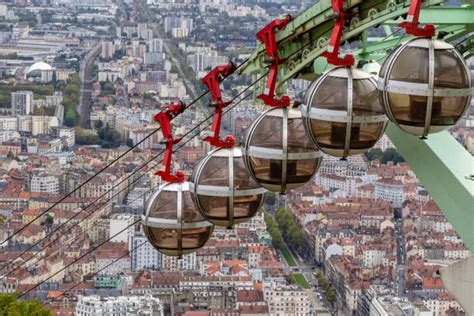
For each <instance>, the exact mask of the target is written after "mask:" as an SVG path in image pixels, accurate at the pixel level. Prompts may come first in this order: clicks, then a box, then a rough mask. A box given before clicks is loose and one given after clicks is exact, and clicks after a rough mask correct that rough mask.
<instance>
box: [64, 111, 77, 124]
mask: <svg viewBox="0 0 474 316" xmlns="http://www.w3.org/2000/svg"><path fill="white" fill-rule="evenodd" d="M78 123H79V114H77V111H76V109H75V108H74V107H68V109H67V111H66V114H65V115H64V125H66V126H68V127H74V126H76V125H77V124H78Z"/></svg>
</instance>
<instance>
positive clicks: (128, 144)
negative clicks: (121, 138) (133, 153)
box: [125, 138, 133, 147]
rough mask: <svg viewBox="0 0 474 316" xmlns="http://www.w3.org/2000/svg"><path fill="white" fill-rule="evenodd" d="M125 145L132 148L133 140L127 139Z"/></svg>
mask: <svg viewBox="0 0 474 316" xmlns="http://www.w3.org/2000/svg"><path fill="white" fill-rule="evenodd" d="M125 145H127V146H128V147H133V139H131V138H128V139H127V141H126V142H125Z"/></svg>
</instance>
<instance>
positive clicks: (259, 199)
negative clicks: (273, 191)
mask: <svg viewBox="0 0 474 316" xmlns="http://www.w3.org/2000/svg"><path fill="white" fill-rule="evenodd" d="M191 192H192V195H193V198H194V201H195V204H196V207H197V209H198V210H199V212H201V214H202V215H203V216H204V217H205V218H206V219H207V220H208V221H210V222H211V223H213V224H215V225H219V226H225V227H227V228H231V227H232V226H233V225H234V224H239V223H242V222H245V221H247V220H249V219H250V218H252V217H253V216H254V215H255V214H256V213H257V211H258V210H259V209H260V207H261V206H262V205H263V202H264V201H265V192H266V190H265V189H264V188H262V187H261V186H260V185H259V184H258V183H257V182H255V181H254V180H253V179H252V177H250V175H249V173H248V171H247V169H246V168H245V164H244V161H243V159H242V150H241V148H239V147H235V148H219V149H215V150H213V151H211V152H210V153H209V154H208V155H207V156H206V157H205V158H204V159H202V160H201V161H200V162H199V164H198V165H197V167H196V168H195V170H194V172H193V175H192V176H191Z"/></svg>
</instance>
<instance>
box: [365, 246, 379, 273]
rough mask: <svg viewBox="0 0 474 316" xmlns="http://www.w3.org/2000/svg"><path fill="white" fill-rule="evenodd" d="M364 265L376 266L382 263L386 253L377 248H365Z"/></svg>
mask: <svg viewBox="0 0 474 316" xmlns="http://www.w3.org/2000/svg"><path fill="white" fill-rule="evenodd" d="M362 256H363V260H364V266H365V267H366V268H369V269H371V268H374V267H377V266H379V265H381V264H382V262H383V258H384V253H383V251H380V250H377V249H364V250H363V251H362Z"/></svg>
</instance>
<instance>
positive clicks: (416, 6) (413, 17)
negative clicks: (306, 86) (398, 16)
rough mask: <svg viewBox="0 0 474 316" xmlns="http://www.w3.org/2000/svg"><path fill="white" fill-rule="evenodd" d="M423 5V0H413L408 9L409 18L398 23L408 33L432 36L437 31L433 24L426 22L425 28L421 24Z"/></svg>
mask: <svg viewBox="0 0 474 316" xmlns="http://www.w3.org/2000/svg"><path fill="white" fill-rule="evenodd" d="M421 5H422V0H412V1H411V3H410V9H409V10H408V16H407V20H406V21H405V22H402V23H400V24H398V26H400V27H403V28H405V32H406V33H407V34H408V35H413V36H428V37H432V36H434V35H435V32H436V28H435V26H434V25H433V24H426V25H425V26H424V27H423V28H420V26H419V25H420V11H421Z"/></svg>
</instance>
